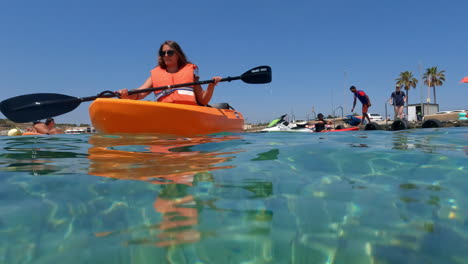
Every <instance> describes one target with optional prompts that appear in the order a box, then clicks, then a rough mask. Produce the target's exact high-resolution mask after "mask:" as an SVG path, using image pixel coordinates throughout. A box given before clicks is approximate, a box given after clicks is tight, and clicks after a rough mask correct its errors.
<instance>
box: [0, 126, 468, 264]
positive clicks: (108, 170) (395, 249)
mask: <svg viewBox="0 0 468 264" xmlns="http://www.w3.org/2000/svg"><path fill="white" fill-rule="evenodd" d="M0 155H1V159H0V263H8V264H16V263H22V264H24V263H67V264H72V263H198V264H200V263H244V264H247V263H321V264H331V263H334V264H338V263H351V264H352V263H360V264H367V263H369V264H371V263H376V264H386V263H444V264H448V263H466V260H467V259H468V129H467V128H444V129H419V130H408V131H396V132H388V131H362V132H341V133H320V134H306V133H303V134H301V133H267V134H264V133H258V134H257V133H246V134H225V135H215V136H205V137H195V138H167V137H166V138H164V137H157V136H154V135H140V136H122V135H99V134H97V135H92V136H89V135H58V136H48V137H45V136H40V137H37V136H36V137H35V136H23V137H0Z"/></svg>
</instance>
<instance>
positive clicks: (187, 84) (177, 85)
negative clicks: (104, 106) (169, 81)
mask: <svg viewBox="0 0 468 264" xmlns="http://www.w3.org/2000/svg"><path fill="white" fill-rule="evenodd" d="M241 78H242V77H241V76H236V77H226V78H223V79H221V80H220V82H230V81H233V80H239V79H241ZM213 82H214V80H206V81H199V82H190V83H181V84H174V85H166V86H160V87H152V88H145V89H138V90H131V91H128V95H132V94H138V93H147V92H154V91H160V90H166V89H172V88H179V87H187V86H193V85H202V84H208V83H213ZM111 97H115V94H112V93H109V94H102V95H95V96H88V97H81V98H80V100H81V101H82V102H88V101H93V100H96V99H97V98H111Z"/></svg>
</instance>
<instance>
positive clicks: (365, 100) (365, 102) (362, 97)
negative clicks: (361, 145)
mask: <svg viewBox="0 0 468 264" xmlns="http://www.w3.org/2000/svg"><path fill="white" fill-rule="evenodd" d="M349 90H351V92H352V93H353V94H354V102H353V109H351V112H354V107H355V106H356V98H358V99H359V101H361V103H362V119H361V125H364V120H365V119H366V118H367V120H368V121H369V123H370V122H371V121H370V118H369V115H368V114H367V110H368V109H369V107H371V105H372V104H371V101H370V99H369V96H367V94H366V93H365V92H364V91H361V90H357V89H356V87H354V86H351V87H349Z"/></svg>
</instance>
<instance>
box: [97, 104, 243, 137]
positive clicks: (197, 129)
mask: <svg viewBox="0 0 468 264" xmlns="http://www.w3.org/2000/svg"><path fill="white" fill-rule="evenodd" d="M89 115H90V119H91V122H92V124H93V126H94V127H95V128H96V130H97V131H99V132H102V133H132V134H134V133H145V134H146V133H158V134H167V135H181V136H193V135H207V134H213V133H219V132H242V131H243V127H244V118H243V116H242V114H241V113H239V112H238V111H236V110H231V109H217V108H212V107H204V106H194V105H184V104H172V103H160V102H151V101H138V100H129V99H107V98H99V99H96V100H95V101H94V102H93V103H92V104H91V105H90V107H89Z"/></svg>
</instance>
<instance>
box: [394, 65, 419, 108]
mask: <svg viewBox="0 0 468 264" xmlns="http://www.w3.org/2000/svg"><path fill="white" fill-rule="evenodd" d="M395 81H397V83H396V84H398V85H400V86H403V88H404V89H405V90H406V107H405V108H406V116H408V102H409V90H410V89H411V88H416V84H418V79H416V78H414V77H413V73H412V72H410V71H405V72H401V73H400V77H398V78H396V79H395Z"/></svg>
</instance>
